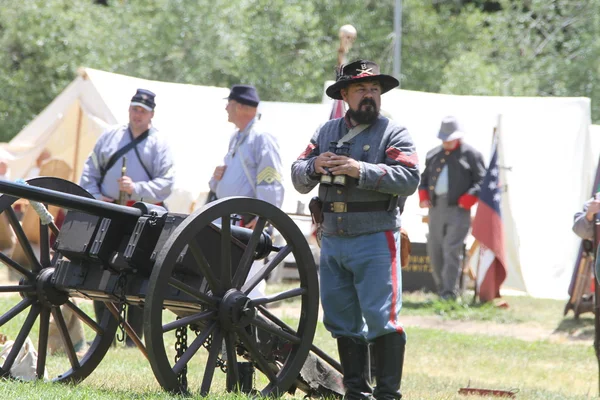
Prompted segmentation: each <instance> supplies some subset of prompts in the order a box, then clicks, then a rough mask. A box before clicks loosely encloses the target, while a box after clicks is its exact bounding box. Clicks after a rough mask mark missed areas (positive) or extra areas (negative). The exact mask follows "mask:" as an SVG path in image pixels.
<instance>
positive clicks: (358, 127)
mask: <svg viewBox="0 0 600 400" xmlns="http://www.w3.org/2000/svg"><path fill="white" fill-rule="evenodd" d="M369 126H371V125H369V124H360V125H356V126H355V127H354V128H352V129H350V130H349V131H348V133H346V134H345V135H344V136H343V137H342V138H341V139H340V140H338V142H337V147H342V144H344V142H347V141H349V140H352V139H354V137H356V136H358V134H359V133H361V132H362V131H364V130H365V129H367V128H368V127H369Z"/></svg>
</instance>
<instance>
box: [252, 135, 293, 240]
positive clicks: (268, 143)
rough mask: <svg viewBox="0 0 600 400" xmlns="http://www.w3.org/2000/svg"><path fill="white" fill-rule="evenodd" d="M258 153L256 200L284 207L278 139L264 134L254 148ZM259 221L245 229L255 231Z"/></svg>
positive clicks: (258, 138)
mask: <svg viewBox="0 0 600 400" xmlns="http://www.w3.org/2000/svg"><path fill="white" fill-rule="evenodd" d="M253 147H254V149H253V151H254V152H256V157H255V159H256V160H258V164H257V166H256V173H257V176H256V178H255V179H256V181H255V182H254V184H255V185H256V198H257V199H259V200H262V201H266V202H267V203H271V204H273V205H274V206H275V207H277V208H281V206H282V205H283V195H284V188H283V182H282V172H283V164H282V163H281V155H280V150H279V144H278V142H277V139H276V138H275V137H274V136H272V135H270V134H268V133H263V134H262V135H260V136H258V137H257V139H256V142H255V145H254V146H253ZM256 221H257V219H256V218H255V219H253V220H252V221H250V222H248V223H247V224H246V225H245V227H246V228H249V229H253V228H254V226H255V225H256Z"/></svg>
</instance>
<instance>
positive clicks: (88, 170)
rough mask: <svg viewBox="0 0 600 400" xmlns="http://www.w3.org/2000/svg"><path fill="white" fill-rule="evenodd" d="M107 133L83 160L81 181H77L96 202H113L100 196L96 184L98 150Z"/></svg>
mask: <svg viewBox="0 0 600 400" xmlns="http://www.w3.org/2000/svg"><path fill="white" fill-rule="evenodd" d="M106 135H107V132H104V133H103V134H102V136H100V138H99V139H98V141H97V142H96V145H95V146H94V149H93V150H92V152H91V153H90V155H89V156H88V158H87V160H85V164H84V165H83V172H82V173H81V179H80V180H79V186H81V187H82V188H84V189H85V190H87V191H88V192H90V194H91V195H92V196H94V198H96V199H98V200H104V201H109V202H113V201H114V199H111V198H110V197H106V196H104V195H102V193H101V192H100V187H99V185H98V183H99V182H100V164H99V163H100V161H99V160H100V149H102V148H103V147H104V139H105V138H106Z"/></svg>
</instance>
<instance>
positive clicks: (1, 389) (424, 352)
mask: <svg viewBox="0 0 600 400" xmlns="http://www.w3.org/2000/svg"><path fill="white" fill-rule="evenodd" d="M281 289H285V285H282V286H276V287H271V288H270V290H269V291H279V290H281ZM15 301H18V298H15V297H14V296H13V297H7V296H2V297H0V312H5V311H6V310H7V309H8V308H10V307H12V306H13V305H14V304H15ZM506 301H507V302H508V304H509V305H510V307H509V308H508V309H499V308H496V307H493V306H491V305H471V304H470V299H469V298H468V296H466V297H465V299H463V302H462V303H460V304H457V303H444V302H439V301H436V300H435V299H434V298H433V297H432V296H430V295H427V294H423V293H415V294H405V295H404V303H403V304H404V307H403V310H402V315H407V316H408V315H413V316H414V315H418V316H425V317H427V316H437V317H438V318H442V319H446V320H457V321H465V322H479V323H481V324H484V325H483V326H485V324H486V323H488V322H489V323H494V324H509V325H510V326H511V327H514V329H515V330H518V329H523V327H525V326H530V325H535V326H539V327H543V328H546V329H548V330H550V331H564V332H571V331H576V330H586V329H588V330H589V328H590V327H591V329H592V332H593V319H592V315H591V314H584V315H582V316H581V317H580V319H579V320H574V319H573V317H572V314H570V315H569V316H567V317H565V318H563V308H564V304H565V302H564V301H555V300H541V299H532V298H529V297H509V298H506ZM289 305H293V303H289V302H284V303H283V304H281V306H280V307H285V306H289ZM88 306H89V305H88V304H82V307H83V308H87V307H88ZM18 318H21V316H19V317H18ZM18 329H19V326H18V323H14V324H12V321H11V323H9V324H7V325H5V326H3V327H1V328H0V333H4V334H7V335H9V338H14V335H15V334H16V332H18ZM35 329H37V326H36V327H35ZM407 331H408V335H409V339H408V344H407V350H406V359H405V366H404V378H403V382H402V387H403V393H404V398H406V399H432V400H442V399H466V400H468V399H484V398H486V397H479V396H472V397H465V396H462V395H459V394H457V392H458V390H459V389H460V388H461V387H467V386H470V387H477V388H488V389H503V390H511V389H516V390H518V391H519V393H518V394H517V399H536V400H537V399H544V400H546V399H588V398H591V397H597V395H598V364H597V361H596V357H595V355H594V351H593V348H592V346H591V344H590V341H589V340H588V341H584V342H583V344H581V342H579V343H575V344H573V343H571V342H558V343H557V342H555V341H546V340H539V341H525V340H519V339H515V338H509V337H501V336H488V335H486V334H485V332H483V333H481V334H469V335H467V334H459V333H450V332H447V331H444V330H441V329H424V328H417V327H409V328H408V329H407ZM33 334H35V333H32V335H33ZM589 337H591V336H589ZM589 337H588V338H589ZM314 342H315V344H316V345H317V346H318V347H320V348H321V349H323V350H324V351H325V352H326V353H328V354H330V355H331V356H334V357H335V358H337V350H336V347H335V341H334V340H333V339H332V338H331V336H330V335H329V333H328V332H327V331H326V330H325V329H324V327H323V325H322V324H321V323H320V322H319V323H318V325H317V334H316V337H315V340H314ZM199 362H200V363H201V361H199ZM224 378H225V375H224V374H223V373H221V372H216V373H215V379H214V381H213V383H214V385H213V386H214V390H211V395H210V398H211V399H227V400H229V399H245V398H246V397H245V396H241V395H236V394H227V393H223V392H222V389H220V388H223V387H224ZM259 383H260V378H259ZM259 388H262V387H259ZM303 395H304V393H302V392H297V393H296V395H295V396H289V395H287V396H286V397H289V398H294V399H301V398H302V397H303ZM194 397H195V398H197V397H198V396H197V395H196V396H194ZM59 398H60V399H142V398H143V399H175V398H178V397H177V396H174V395H171V394H169V393H166V392H164V391H163V390H162V389H161V388H160V386H159V385H158V384H157V382H156V380H155V378H154V375H153V373H152V371H151V368H150V365H149V363H148V362H147V361H146V360H145V358H144V357H143V356H142V355H141V353H140V352H139V351H137V350H135V349H126V348H124V347H122V346H121V345H119V346H118V347H116V348H111V350H110V351H109V352H108V354H107V355H106V357H105V358H104V360H103V361H102V363H101V364H100V365H99V366H98V368H97V369H96V370H95V371H94V372H93V373H92V374H91V375H90V376H89V377H88V378H87V379H86V380H85V381H84V382H82V383H81V384H79V385H76V386H69V385H62V384H53V383H43V382H36V383H24V382H18V381H11V380H4V381H0V399H59ZM489 398H490V399H492V398H493V397H489Z"/></svg>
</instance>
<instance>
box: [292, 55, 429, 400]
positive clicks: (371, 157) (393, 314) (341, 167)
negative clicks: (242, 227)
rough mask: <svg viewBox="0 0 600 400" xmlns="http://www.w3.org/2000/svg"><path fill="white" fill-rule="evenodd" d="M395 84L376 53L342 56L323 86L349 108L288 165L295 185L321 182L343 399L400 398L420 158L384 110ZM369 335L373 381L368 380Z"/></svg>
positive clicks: (326, 304)
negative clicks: (406, 258) (408, 256)
mask: <svg viewBox="0 0 600 400" xmlns="http://www.w3.org/2000/svg"><path fill="white" fill-rule="evenodd" d="M396 86H398V81H397V80H396V79H395V78H394V77H392V76H389V75H384V74H381V73H380V72H379V66H378V65H377V64H375V63H374V62H372V61H367V60H357V61H354V62H352V63H349V64H346V65H344V66H343V67H342V68H341V71H340V73H339V75H338V78H337V80H336V82H335V83H334V84H333V85H331V86H329V87H328V88H327V91H326V93H327V95H328V96H329V97H331V98H333V99H337V100H344V101H345V102H346V103H347V104H348V111H347V112H346V115H345V116H344V117H343V118H338V119H334V120H330V121H327V122H326V123H324V124H323V125H322V126H320V127H319V128H318V129H317V131H316V132H315V134H314V135H313V137H312V139H311V140H310V143H309V144H308V147H307V148H306V150H305V151H304V152H303V153H302V154H301V155H300V157H298V159H297V160H296V161H295V162H294V163H293V164H292V181H293V183H294V187H295V188H296V190H298V191H299V192H300V193H308V192H310V191H311V190H312V189H313V188H314V187H315V186H317V185H319V200H318V202H319V203H320V204H321V206H320V209H321V211H320V212H319V211H317V212H314V210H315V209H318V208H319V207H311V213H312V214H313V218H315V221H316V222H318V223H320V228H319V229H320V230H321V231H322V239H321V261H320V266H319V277H320V286H321V303H322V305H323V322H324V324H325V327H326V328H327V330H328V331H329V332H331V335H332V336H333V337H334V338H336V339H337V346H338V352H339V356H340V363H341V364H342V371H343V374H344V379H343V381H344V386H345V387H346V393H345V396H344V398H346V399H369V398H372V396H373V397H375V399H377V400H388V399H389V400H391V399H399V398H400V397H402V395H401V394H400V382H401V380H402V367H403V364H404V349H405V343H406V334H405V332H404V328H403V327H402V324H401V323H400V320H399V316H400V309H401V308H402V273H401V270H400V249H401V246H400V222H401V219H400V214H401V210H400V207H399V204H403V202H404V200H405V199H406V196H409V195H411V194H412V193H414V192H415V190H416V189H417V186H418V184H419V166H418V159H417V153H416V150H415V146H414V143H413V141H412V138H411V136H410V134H409V133H408V130H407V129H406V128H405V127H403V126H401V125H400V124H398V123H396V122H395V121H393V120H390V119H388V118H386V117H384V116H382V115H381V114H380V107H381V95H382V94H383V93H386V92H388V91H389V90H391V89H393V88H395V87H396ZM319 203H316V204H319ZM313 204H315V203H314V202H313ZM369 342H370V343H373V344H374V346H373V348H374V351H375V361H376V368H375V370H376V381H377V386H376V387H375V389H374V390H373V389H372V388H371V386H370V384H369V380H368V379H367V378H368V375H369V369H368V365H369V363H368V356H367V355H368V343H369Z"/></svg>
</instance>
